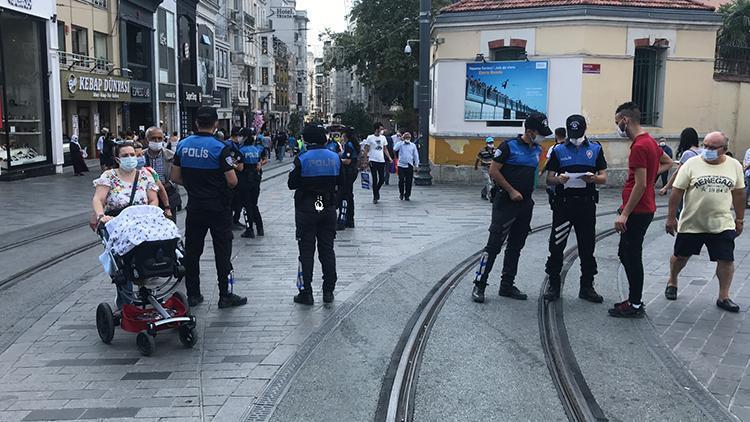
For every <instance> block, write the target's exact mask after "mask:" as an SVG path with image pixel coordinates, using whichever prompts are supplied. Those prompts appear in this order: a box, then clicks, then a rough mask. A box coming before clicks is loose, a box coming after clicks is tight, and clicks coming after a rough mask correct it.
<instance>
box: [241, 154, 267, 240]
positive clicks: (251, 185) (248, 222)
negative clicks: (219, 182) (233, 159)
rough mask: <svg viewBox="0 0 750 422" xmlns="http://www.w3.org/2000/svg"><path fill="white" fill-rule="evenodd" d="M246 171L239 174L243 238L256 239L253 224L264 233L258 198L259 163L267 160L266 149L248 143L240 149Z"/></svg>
mask: <svg viewBox="0 0 750 422" xmlns="http://www.w3.org/2000/svg"><path fill="white" fill-rule="evenodd" d="M240 153H241V154H242V162H243V164H244V169H243V170H242V172H240V174H239V180H240V185H241V189H240V190H239V194H240V207H241V208H244V210H245V233H243V234H242V237H249V238H253V237H255V233H254V231H253V223H256V225H257V226H258V229H259V230H260V231H261V232H262V230H263V220H262V219H261V217H260V209H259V208H258V196H260V181H261V170H260V168H259V163H260V162H261V161H262V160H264V159H265V158H266V152H265V149H264V148H263V147H262V146H257V145H253V142H252V141H248V142H247V143H246V144H245V145H243V146H242V147H241V148H240Z"/></svg>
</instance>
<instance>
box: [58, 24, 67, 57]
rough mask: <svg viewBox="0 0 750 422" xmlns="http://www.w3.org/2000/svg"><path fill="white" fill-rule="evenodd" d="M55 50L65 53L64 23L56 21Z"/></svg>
mask: <svg viewBox="0 0 750 422" xmlns="http://www.w3.org/2000/svg"><path fill="white" fill-rule="evenodd" d="M57 49H58V50H59V51H60V52H65V51H66V50H65V22H62V21H57Z"/></svg>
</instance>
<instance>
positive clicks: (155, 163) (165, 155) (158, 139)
mask: <svg viewBox="0 0 750 422" xmlns="http://www.w3.org/2000/svg"><path fill="white" fill-rule="evenodd" d="M146 140H147V141H148V149H147V150H146V153H145V154H144V158H145V163H146V166H148V167H151V168H152V169H154V171H155V172H156V174H157V175H158V176H159V180H161V182H162V184H163V185H164V191H165V193H166V198H167V200H166V201H165V200H164V198H162V197H161V196H160V197H159V206H160V207H161V208H162V209H163V210H167V209H168V210H169V211H170V214H171V217H170V218H172V220H176V218H177V211H178V210H179V209H181V208H182V197H180V190H179V188H178V187H177V185H176V184H174V183H172V180H171V175H172V164H173V163H174V152H172V151H170V150H168V149H167V148H166V147H165V146H164V132H162V130H161V128H158V127H156V126H152V127H150V128H148V129H146Z"/></svg>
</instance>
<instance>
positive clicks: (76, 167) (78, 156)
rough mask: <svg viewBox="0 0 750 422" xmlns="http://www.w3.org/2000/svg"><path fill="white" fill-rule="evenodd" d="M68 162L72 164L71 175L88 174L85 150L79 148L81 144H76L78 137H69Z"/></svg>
mask: <svg viewBox="0 0 750 422" xmlns="http://www.w3.org/2000/svg"><path fill="white" fill-rule="evenodd" d="M69 145H70V160H71V161H72V162H73V175H74V176H83V173H88V172H89V166H87V165H86V159H85V157H84V154H85V153H86V149H85V148H81V144H79V143H78V135H73V136H71V137H70V144H69Z"/></svg>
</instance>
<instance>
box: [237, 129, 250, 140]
mask: <svg viewBox="0 0 750 422" xmlns="http://www.w3.org/2000/svg"><path fill="white" fill-rule="evenodd" d="M252 134H253V132H252V131H251V130H250V129H248V128H246V127H243V128H242V129H240V130H239V132H237V135H239V136H240V137H242V138H248V137H250V136H251V135H252Z"/></svg>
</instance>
